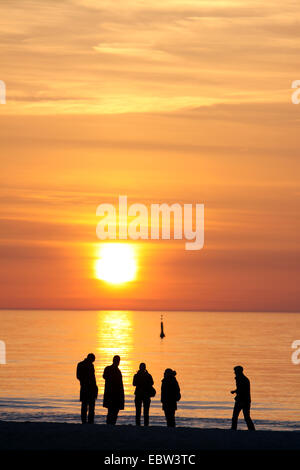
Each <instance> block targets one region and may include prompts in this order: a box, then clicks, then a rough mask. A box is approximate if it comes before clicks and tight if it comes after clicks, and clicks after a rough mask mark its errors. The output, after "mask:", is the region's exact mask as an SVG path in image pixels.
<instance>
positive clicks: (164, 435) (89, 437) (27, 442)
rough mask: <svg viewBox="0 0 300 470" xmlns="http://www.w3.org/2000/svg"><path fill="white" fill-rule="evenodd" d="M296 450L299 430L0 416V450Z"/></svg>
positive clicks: (299, 437) (298, 447)
mask: <svg viewBox="0 0 300 470" xmlns="http://www.w3.org/2000/svg"><path fill="white" fill-rule="evenodd" d="M166 449H167V450H168V452H174V451H180V452H183V451H224V450H230V451H243V450H244V451H249V450H253V451H255V450H280V451H284V450H294V451H295V450H298V451H299V450H300V431H245V430H240V431H239V430H238V431H231V430H224V429H217V428H216V429H200V428H188V427H177V428H167V427H162V426H149V427H147V428H144V427H143V426H141V427H136V426H133V425H116V426H107V425H104V424H94V425H88V424H86V425H82V424H71V423H50V422H12V421H0V451H24V450H29V451H99V452H124V451H127V452H129V451H144V452H162V451H164V452H166Z"/></svg>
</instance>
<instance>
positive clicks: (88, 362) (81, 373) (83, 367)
mask: <svg viewBox="0 0 300 470" xmlns="http://www.w3.org/2000/svg"><path fill="white" fill-rule="evenodd" d="M95 359H96V357H95V354H93V353H90V354H88V355H87V357H86V358H85V359H84V360H83V361H81V362H79V363H78V364H77V370H76V377H77V379H78V380H79V381H80V401H81V422H82V424H85V423H86V422H87V421H88V423H89V424H93V423H94V416H95V401H96V399H97V397H98V387H97V383H96V377H95V368H94V364H93V362H95ZM87 413H88V417H87Z"/></svg>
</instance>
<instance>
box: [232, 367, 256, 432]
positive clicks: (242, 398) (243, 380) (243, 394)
mask: <svg viewBox="0 0 300 470" xmlns="http://www.w3.org/2000/svg"><path fill="white" fill-rule="evenodd" d="M233 370H234V373H235V382H236V389H235V390H232V392H231V393H232V394H234V393H235V394H236V396H235V405H234V408H233V414H232V425H231V429H232V430H234V431H235V430H236V429H237V422H238V417H239V414H240V412H241V410H243V414H244V419H245V421H246V424H247V426H248V429H249V431H255V426H254V424H253V422H252V419H251V417H250V407H251V395H250V380H249V379H248V377H246V376H245V375H244V372H243V370H244V369H243V367H242V366H236V367H234V369H233Z"/></svg>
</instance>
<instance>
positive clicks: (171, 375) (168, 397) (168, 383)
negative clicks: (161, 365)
mask: <svg viewBox="0 0 300 470" xmlns="http://www.w3.org/2000/svg"><path fill="white" fill-rule="evenodd" d="M175 376H176V372H175V370H172V369H166V370H165V373H164V378H163V379H162V383H161V402H162V409H163V410H164V413H165V417H166V420H167V426H170V427H175V426H176V423H175V411H176V410H177V402H178V401H179V400H180V398H181V395H180V388H179V384H178V382H177V380H176V377H175Z"/></svg>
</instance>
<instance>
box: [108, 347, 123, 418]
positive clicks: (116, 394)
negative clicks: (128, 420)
mask: <svg viewBox="0 0 300 470" xmlns="http://www.w3.org/2000/svg"><path fill="white" fill-rule="evenodd" d="M120 360H121V359H120V356H114V358H113V363H112V365H111V366H107V367H105V369H104V372H103V378H104V380H105V388H104V396H103V407H104V408H107V416H106V423H107V424H116V422H117V419H118V414H119V411H120V410H124V386H123V378H122V373H121V371H120V369H119V364H120Z"/></svg>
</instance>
